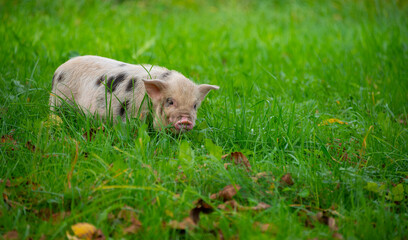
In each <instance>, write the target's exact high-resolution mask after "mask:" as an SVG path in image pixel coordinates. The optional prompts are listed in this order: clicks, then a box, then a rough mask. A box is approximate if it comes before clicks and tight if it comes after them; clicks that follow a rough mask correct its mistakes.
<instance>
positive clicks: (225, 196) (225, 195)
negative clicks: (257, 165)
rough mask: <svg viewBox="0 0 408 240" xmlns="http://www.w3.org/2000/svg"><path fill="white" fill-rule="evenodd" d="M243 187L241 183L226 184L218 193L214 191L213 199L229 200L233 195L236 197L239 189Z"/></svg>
mask: <svg viewBox="0 0 408 240" xmlns="http://www.w3.org/2000/svg"><path fill="white" fill-rule="evenodd" d="M240 189H241V187H240V186H239V185H232V184H231V185H228V186H225V187H224V188H223V189H222V190H221V191H219V192H218V193H214V194H212V195H211V196H210V198H211V199H213V200H214V199H221V200H222V201H224V202H225V201H228V200H231V199H232V197H234V196H235V195H236V194H237V193H238V191H239V190H240Z"/></svg>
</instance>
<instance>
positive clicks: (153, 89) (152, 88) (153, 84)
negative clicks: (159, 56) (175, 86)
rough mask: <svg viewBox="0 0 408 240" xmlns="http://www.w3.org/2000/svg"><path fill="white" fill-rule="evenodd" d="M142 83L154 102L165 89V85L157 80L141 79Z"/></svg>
mask: <svg viewBox="0 0 408 240" xmlns="http://www.w3.org/2000/svg"><path fill="white" fill-rule="evenodd" d="M143 83H144V86H145V89H146V92H147V94H148V95H149V97H150V98H152V99H154V100H159V99H160V98H161V97H162V94H163V91H164V89H165V88H166V87H167V83H166V82H164V81H162V80H159V79H149V80H147V79H143Z"/></svg>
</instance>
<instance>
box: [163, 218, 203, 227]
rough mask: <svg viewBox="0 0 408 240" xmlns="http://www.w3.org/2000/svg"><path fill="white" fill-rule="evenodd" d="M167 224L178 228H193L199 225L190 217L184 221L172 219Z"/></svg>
mask: <svg viewBox="0 0 408 240" xmlns="http://www.w3.org/2000/svg"><path fill="white" fill-rule="evenodd" d="M167 225H168V226H169V227H171V228H173V229H178V230H186V229H192V228H194V227H196V226H197V225H196V224H195V223H194V221H193V219H191V218H190V217H186V218H184V219H183V221H181V222H178V221H176V220H171V221H170V222H169V223H168V224H167Z"/></svg>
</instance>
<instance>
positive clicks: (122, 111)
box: [119, 100, 129, 117]
mask: <svg viewBox="0 0 408 240" xmlns="http://www.w3.org/2000/svg"><path fill="white" fill-rule="evenodd" d="M128 109H129V100H126V101H125V102H124V103H122V104H121V106H120V108H119V115H120V116H121V117H124V116H125V113H126V111H128Z"/></svg>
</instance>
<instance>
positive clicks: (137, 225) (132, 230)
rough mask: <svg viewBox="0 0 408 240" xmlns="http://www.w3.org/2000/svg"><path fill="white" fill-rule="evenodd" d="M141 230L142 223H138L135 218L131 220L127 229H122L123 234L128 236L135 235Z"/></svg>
mask: <svg viewBox="0 0 408 240" xmlns="http://www.w3.org/2000/svg"><path fill="white" fill-rule="evenodd" d="M141 228H142V222H140V221H139V220H138V219H136V218H133V219H132V224H131V225H130V226H129V227H127V228H125V229H123V233H125V234H129V233H132V234H135V233H137V232H138V231H139V230H140V229H141Z"/></svg>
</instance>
